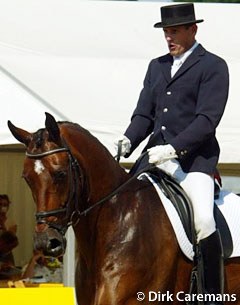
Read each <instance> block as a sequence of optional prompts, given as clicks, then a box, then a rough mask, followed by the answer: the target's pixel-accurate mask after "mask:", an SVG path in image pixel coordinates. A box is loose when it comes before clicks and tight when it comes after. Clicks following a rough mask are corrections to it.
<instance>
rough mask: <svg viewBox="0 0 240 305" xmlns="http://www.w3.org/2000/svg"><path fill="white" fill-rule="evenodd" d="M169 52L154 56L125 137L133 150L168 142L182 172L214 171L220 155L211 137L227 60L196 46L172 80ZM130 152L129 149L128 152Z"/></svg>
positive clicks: (222, 100) (223, 98)
mask: <svg viewBox="0 0 240 305" xmlns="http://www.w3.org/2000/svg"><path fill="white" fill-rule="evenodd" d="M172 62H173V58H172V56H171V55H170V54H167V55H164V56H162V57H159V58H156V59H153V60H152V61H151V62H150V64H149V67H148V70H147V73H146V76H145V79H144V87H143V89H142V91H141V93H140V97H139V100H138V103H137V107H136V109H135V110H134V112H133V115H132V118H131V123H130V125H129V127H128V128H127V130H126V132H125V135H126V136H127V137H128V138H129V139H130V141H131V144H132V147H131V152H132V151H133V150H134V149H135V148H136V147H137V146H138V145H139V144H140V143H141V142H142V141H143V140H144V139H145V138H146V137H147V136H149V135H150V137H149V141H148V143H147V146H146V147H145V148H144V151H146V149H148V148H150V147H153V146H155V145H159V144H171V145H172V146H173V147H174V148H175V150H176V152H177V155H178V157H179V158H178V160H179V162H180V164H181V167H182V169H183V171H185V172H194V171H197V172H204V173H208V174H213V173H214V172H215V169H216V165H217V163H218V158H219V153H220V149H219V145H218V142H217V139H216V136H215V133H216V127H217V126H218V124H219V122H220V120H221V117H222V115H223V112H224V109H225V106H226V102H227V98H228V89H229V74H228V67H227V64H226V62H225V61H224V60H223V59H222V58H220V57H218V56H216V55H214V54H212V53H210V52H208V51H206V50H205V49H204V48H203V47H202V46H201V45H200V44H199V45H198V46H197V48H196V49H195V50H194V51H193V52H192V54H191V55H190V56H189V57H188V58H187V59H186V61H185V62H184V63H183V65H182V66H181V67H180V69H179V70H178V71H177V73H176V74H175V75H174V77H173V78H171V66H172ZM131 152H130V153H131Z"/></svg>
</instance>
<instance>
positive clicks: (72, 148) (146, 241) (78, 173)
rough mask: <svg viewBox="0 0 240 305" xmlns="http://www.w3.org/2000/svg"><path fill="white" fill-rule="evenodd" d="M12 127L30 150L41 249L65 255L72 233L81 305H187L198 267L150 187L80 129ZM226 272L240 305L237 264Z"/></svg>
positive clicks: (28, 170)
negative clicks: (193, 273) (69, 230)
mask: <svg viewBox="0 0 240 305" xmlns="http://www.w3.org/2000/svg"><path fill="white" fill-rule="evenodd" d="M8 126H9V129H10V131H11V132H12V134H13V136H14V137H15V138H16V139H17V140H18V141H19V142H21V143H23V144H24V145H25V146H26V158H25V161H24V168H23V174H22V175H23V177H24V179H25V180H26V182H27V183H28V185H29V187H30V189H31V191H32V195H33V199H34V201H35V203H36V207H37V212H36V219H37V223H36V229H35V240H34V243H35V248H37V249H42V250H43V251H44V253H45V254H47V255H53V256H54V255H55V256H58V255H62V254H63V253H64V250H65V247H66V241H65V238H64V234H65V232H66V230H67V228H68V226H70V225H72V227H73V230H74V233H75V237H76V244H77V246H76V256H77V264H76V270H75V283H76V295H77V301H78V304H79V305H139V304H150V301H151V304H159V303H163V304H169V303H171V304H185V303H187V302H186V301H187V299H185V297H186V296H188V291H189V282H190V275H191V270H192V262H191V261H189V260H188V259H187V258H186V257H185V256H184V255H183V253H182V252H181V250H180V247H179V245H178V242H177V240H176V237H175V234H174V231H173V228H172V226H171V224H170V221H169V219H168V217H167V214H166V212H165V210H164V208H163V205H162V203H161V202H160V200H159V198H158V195H157V193H156V192H155V190H154V187H153V186H152V185H151V184H150V183H149V182H148V181H144V180H139V179H137V178H134V179H131V176H130V174H128V173H126V171H125V170H124V169H123V168H122V167H121V166H120V165H119V164H118V162H117V161H116V160H115V159H114V157H112V155H111V154H110V152H109V151H108V150H107V149H106V148H105V147H104V146H103V145H102V144H101V143H100V142H99V140H98V139H96V138H95V137H94V136H93V135H91V134H90V133H89V132H88V131H87V130H86V129H84V128H82V127H81V126H79V125H78V124H75V123H71V122H56V120H55V118H54V117H53V116H52V115H50V114H48V113H46V121H45V128H43V129H39V130H38V131H36V132H35V133H31V132H28V131H26V130H24V129H21V128H18V127H16V126H14V125H13V124H12V123H11V122H10V121H8ZM225 270H226V279H227V281H226V289H225V290H226V293H228V294H235V295H236V298H237V301H236V302H234V304H238V305H240V261H239V259H229V260H228V261H227V262H226V268H225ZM179 293H181V297H180V294H179ZM144 295H145V298H144ZM150 296H151V300H150ZM177 296H179V297H177ZM192 304H197V303H194V302H193V303H192ZM226 304H228V303H226ZM229 304H232V302H229Z"/></svg>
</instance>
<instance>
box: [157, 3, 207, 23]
mask: <svg viewBox="0 0 240 305" xmlns="http://www.w3.org/2000/svg"><path fill="white" fill-rule="evenodd" d="M160 10H161V17H162V22H158V23H156V24H154V27H155V28H165V27H170V26H177V25H184V24H193V23H199V22H203V19H199V20H196V19H195V12H194V6H193V4H192V3H186V4H176V5H168V6H163V7H161V8H160Z"/></svg>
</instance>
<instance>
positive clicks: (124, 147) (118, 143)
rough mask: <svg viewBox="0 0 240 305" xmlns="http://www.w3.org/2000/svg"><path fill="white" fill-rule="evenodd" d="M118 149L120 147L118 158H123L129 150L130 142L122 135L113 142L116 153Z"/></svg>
mask: <svg viewBox="0 0 240 305" xmlns="http://www.w3.org/2000/svg"><path fill="white" fill-rule="evenodd" d="M119 147H120V156H125V155H126V154H127V153H129V152H130V148H131V142H130V140H129V139H128V138H127V137H126V136H124V135H121V136H119V137H118V138H117V139H116V140H115V141H114V148H115V150H116V152H117V153H118V152H119Z"/></svg>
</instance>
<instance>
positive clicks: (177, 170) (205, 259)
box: [159, 160, 224, 305]
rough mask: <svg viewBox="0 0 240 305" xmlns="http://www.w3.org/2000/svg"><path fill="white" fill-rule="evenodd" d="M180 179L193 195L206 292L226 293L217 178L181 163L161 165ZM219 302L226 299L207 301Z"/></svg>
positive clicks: (173, 162) (200, 262) (213, 303)
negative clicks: (215, 213) (189, 169)
mask: <svg viewBox="0 0 240 305" xmlns="http://www.w3.org/2000/svg"><path fill="white" fill-rule="evenodd" d="M159 167H160V168H161V169H163V170H165V171H166V172H167V173H169V174H171V175H172V176H173V177H174V178H176V179H177V180H178V181H179V183H180V185H181V186H182V188H183V189H184V190H185V192H186V193H187V195H188V196H189V198H190V200H191V202H192V207H193V213H194V224H195V230H196V233H197V241H198V249H199V253H198V254H197V255H199V259H198V261H199V264H200V266H201V267H202V268H201V270H202V281H203V289H204V291H203V293H205V294H207V295H209V294H215V295H217V294H223V280H224V277H223V276H224V265H223V252H222V244H221V238H220V236H219V233H218V231H216V225H215V220H214V216H213V203H214V181H213V178H212V177H211V176H209V175H207V174H204V173H200V172H193V173H184V172H183V171H182V169H181V167H180V165H179V163H178V162H177V161H176V160H174V161H168V162H165V163H164V164H162V165H160V166H159ZM206 304H209V305H210V304H211V305H217V304H218V305H219V304H223V303H222V302H214V301H213V302H206Z"/></svg>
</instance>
